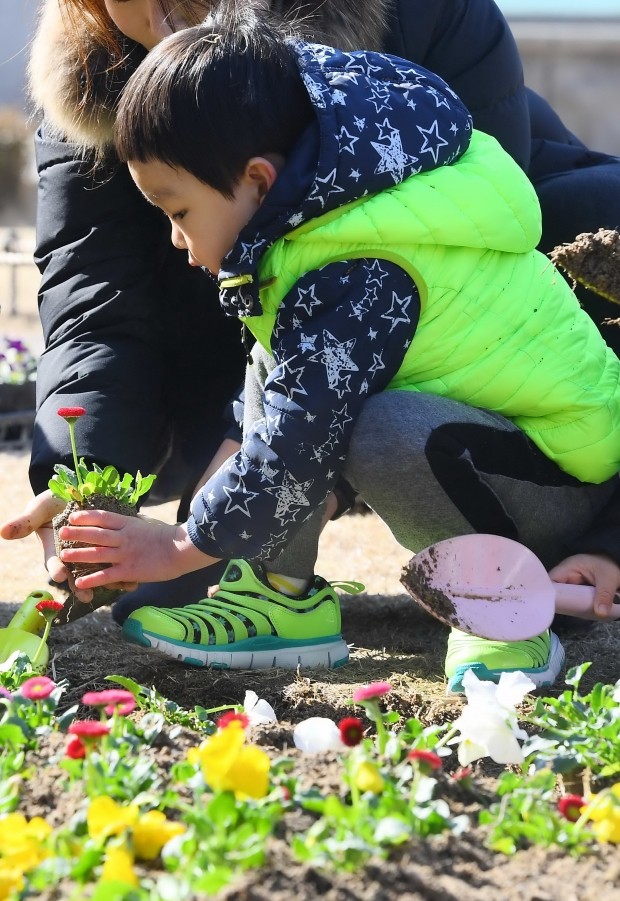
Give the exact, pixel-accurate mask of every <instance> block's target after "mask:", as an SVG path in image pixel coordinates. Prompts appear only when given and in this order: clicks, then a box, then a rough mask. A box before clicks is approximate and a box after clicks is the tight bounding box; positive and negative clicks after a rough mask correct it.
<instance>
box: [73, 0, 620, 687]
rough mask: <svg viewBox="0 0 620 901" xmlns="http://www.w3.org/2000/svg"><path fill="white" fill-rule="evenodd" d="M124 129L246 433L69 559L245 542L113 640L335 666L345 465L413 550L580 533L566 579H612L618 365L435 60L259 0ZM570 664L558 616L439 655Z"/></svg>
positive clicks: (87, 584) (102, 527)
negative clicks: (294, 36) (530, 632)
mask: <svg viewBox="0 0 620 901" xmlns="http://www.w3.org/2000/svg"><path fill="white" fill-rule="evenodd" d="M115 138H116V147H117V151H118V153H119V156H120V158H121V160H122V161H126V162H127V163H128V164H129V169H130V172H131V175H132V178H133V179H134V181H135V182H136V184H137V185H138V187H139V188H140V190H141V191H142V193H143V194H144V195H145V197H146V198H147V199H148V200H149V201H150V202H151V203H153V204H155V205H156V206H158V207H160V208H161V209H162V210H163V211H164V213H165V214H166V215H167V216H168V218H169V219H170V222H171V226H172V241H173V243H174V244H175V245H176V246H177V247H181V248H185V249H187V252H188V258H189V263H190V265H195V266H198V265H201V266H204V267H206V268H208V269H209V270H210V271H211V273H212V274H213V275H214V276H217V278H218V280H219V286H220V298H221V303H222V306H223V308H224V310H225V311H226V312H227V313H228V314H229V315H236V316H239V317H240V319H241V322H242V324H243V327H242V330H243V332H244V333H245V331H246V329H247V330H249V331H250V332H252V334H253V335H254V337H255V338H256V344H255V345H254V348H253V350H252V358H253V366H252V367H251V369H250V370H249V374H248V386H247V387H248V390H247V392H246V409H245V414H244V441H243V445H242V447H241V450H240V451H239V453H238V454H236V455H235V456H234V457H231V458H230V459H229V460H228V461H227V462H226V463H225V464H224V465H223V466H222V467H221V468H220V469H219V470H218V472H217V473H216V474H215V475H214V476H213V477H212V478H211V479H210V480H209V481H208V482H207V484H206V485H205V486H204V488H203V490H202V491H201V492H200V493H199V494H197V495H196V497H195V498H194V500H193V502H192V505H191V515H190V517H189V519H188V521H187V523H185V524H182V525H179V526H176V527H175V526H166V525H164V524H162V523H156V522H153V521H152V520H147V519H142V518H136V519H134V518H131V519H129V518H127V519H125V518H123V517H120V516H116V515H114V514H110V513H104V512H101V511H95V512H87V511H84V512H79V513H75V514H73V515H72V518H71V522H72V525H71V526H67V527H65V529H64V531H63V533H62V535H63V537H65V538H69V539H74V540H79V541H83V542H87V543H89V544H91V545H93V547H89V548H75V549H72V550H67V551H65V552H64V553H63V555H62V556H63V560H65V561H78V560H80V561H84V562H108V563H110V564H111V566H110V568H107V569H103V570H102V571H101V572H100V573H97V574H95V575H89V576H84V577H82V578H81V579H79V580H78V581H77V582H76V585H77V587H78V588H80V589H89V588H93V587H95V586H96V585H104V584H110V583H113V582H118V581H126V582H131V581H160V580H166V579H170V578H174V577H176V576H178V575H181V574H183V573H186V572H190V571H193V570H196V569H199V568H201V567H204V566H207V565H210V564H211V563H213V562H214V561H215V560H217V559H221V558H229V559H232V560H233V562H232V563H231V564H229V567H228V569H227V572H226V574H225V576H224V579H223V580H222V582H221V584H220V590H219V592H218V593H217V594H216V595H215V596H214V597H213V598H210V599H205V600H204V601H201V602H200V603H199V604H195V605H190V606H188V607H185V608H179V609H166V610H164V609H156V608H143V609H141V610H138V611H136V612H135V613H133V614H132V615H131V616H130V617H129V619H128V620H127V621H126V623H125V626H124V635H125V637H126V638H128V639H129V640H130V641H134V642H137V643H140V644H143V645H146V646H152V647H157V648H158V649H159V650H161V651H163V652H164V653H166V654H169V655H171V656H173V657H176V658H177V659H180V660H184V661H185V662H187V663H190V664H194V665H199V666H211V665H212V666H226V667H236V668H266V667H270V666H281V667H282V666H284V667H296V666H297V665H298V664H301V665H317V664H323V665H327V666H337V665H339V664H341V663H344V662H346V660H347V658H348V650H347V646H346V644H345V642H344V641H343V640H342V637H341V634H340V611H339V605H338V598H337V596H336V594H335V592H334V590H333V588H332V586H330V585H328V584H327V583H325V582H324V580H322V579H320V578H319V577H317V576H313V575H312V573H313V570H312V566H313V563H314V556H315V552H316V543H317V541H318V533H319V531H320V527H321V523H322V520H323V518H324V515H325V503H324V502H326V500H327V505H328V507H329V511H328V512H331V510H332V508H333V496H332V494H331V492H332V489H334V487H335V485H336V482H337V480H338V479H339V478H340V479H344V480H346V482H347V483H349V484H351V485H353V486H354V487H355V489H356V490H357V491H358V492H359V493H360V494H361V495H362V496H363V497H364V498H365V499H366V500H367V502H368V503H369V504H370V505H371V506H372V507H373V509H375V510H376V511H377V513H378V514H379V515H380V516H381V517H382V518H383V519H384V520H385V522H386V523H387V525H388V526H389V527H390V529H391V530H392V532H393V533H394V535H395V537H396V538H397V539H398V541H400V542H401V544H403V545H404V546H405V547H407V548H409V549H410V550H412V551H416V550H419V549H420V548H421V547H424V546H426V545H428V544H431V543H433V542H434V541H437V540H439V539H442V538H446V537H449V536H453V535H457V534H464V533H467V532H492V533H496V534H502V535H506V536H508V537H512V538H515V539H517V540H519V541H521V542H523V543H524V544H526V545H528V546H529V547H530V548H532V550H533V551H534V552H535V553H537V554H538V555H539V556H540V557H541V558H542V559H543V560H544V561H545V563H546V564H547V565H548V566H549V565H553V564H557V563H558V561H560V560H562V558H563V557H564V556H565V555H566V552H567V549H569V548H570V546H571V545H577V542H579V547H580V549H581V550H583V551H585V552H587V553H588V555H590V556H587V557H584V556H582V557H579V558H571V560H570V561H568V562H567V563H565V564H563V567H564V568H563V570H562V573H563V576H564V578H565V580H566V581H585V580H588V578H589V579H590V580H591V581H592V582H593V583H594V584H597V580H599V581H605V582H606V584H607V583H610V581H611V582H614V583H615V584H613V585H612V589H611V594H613V591H614V590H615V588H616V587H617V586H618V584H619V583H620V568H618V566H617V554H618V551H617V550H616V551H615V554H616V557H615V558H614V552H613V549H614V548H617V547H618V544H617V542H616V541H615V535H612V534H611V532H610V531H609V530H606V529H605V528H604V527H603V526H602V525H601V524H600V522H599V523H597V529H596V531H592V530H591V527H592V526H593V523H594V520H595V519H596V518H597V517H599V514H601V511H603V509H604V508H605V507H606V506H607V505H609V506H612V505H613V503H614V501H615V498H614V494H615V491H616V488H617V484H618V479H617V472H618V469H619V466H620V389H619V387H618V386H619V384H620V363H619V361H618V360H617V358H616V357H615V355H614V354H612V353H611V352H610V351H609V350H608V349H607V347H606V345H605V344H604V343H603V341H602V339H601V338H600V336H599V334H598V332H597V330H596V328H595V327H594V326H593V324H592V323H591V321H590V320H589V318H588V317H587V316H586V315H585V313H583V312H582V311H581V309H580V308H579V304H578V303H577V301H576V299H575V297H574V295H573V294H572V292H571V291H570V289H569V288H568V287H567V286H566V284H565V282H564V281H563V279H561V278H560V277H558V276H557V274H556V273H555V271H554V269H553V267H552V266H551V264H550V263H549V262H548V261H547V260H546V259H545V258H544V257H543V256H541V255H540V254H539V253H537V252H536V251H535V250H534V248H535V246H536V244H537V241H538V239H539V234H540V212H539V207H538V203H537V200H536V196H535V194H534V192H533V189H532V187H531V185H530V183H529V181H528V180H527V178H526V177H525V175H524V174H523V173H522V172H521V170H520V169H519V168H518V167H517V166H516V164H515V163H514V162H513V161H512V159H511V158H510V157H508V155H507V154H505V153H504V152H503V151H502V150H501V148H500V147H499V145H498V144H497V143H496V142H495V141H494V139H492V138H489V137H487V136H485V135H483V134H481V133H478V132H475V131H473V132H472V129H471V122H470V118H469V115H468V112H467V110H466V109H465V108H464V107H463V105H462V104H461V102H460V101H459V99H458V98H457V97H456V95H455V94H454V93H453V92H452V91H451V90H450V88H449V87H448V86H447V85H446V84H445V83H444V82H443V81H442V80H441V79H440V78H438V77H437V76H434V75H432V74H431V73H429V72H427V71H426V70H423V69H421V68H419V67H415V66H412V65H411V64H410V63H408V62H406V61H404V60H400V59H397V58H392V57H388V56H385V55H383V54H376V53H370V52H368V53H366V52H357V53H345V52H342V51H339V50H335V49H332V48H329V47H323V46H318V45H311V44H308V43H305V42H302V41H287V40H285V39H283V38H282V37H281V36H280V34H279V33H278V31H277V30H276V29H274V28H273V27H271V26H270V25H269V24H267V23H266V22H265V21H264V20H262V19H260V18H257V17H256V16H255V14H253V13H251V12H248V11H246V12H241V13H239V14H238V16H237V18H236V19H235V20H234V21H232V20H231V21H230V22H228V23H221V24H217V23H214V24H211V25H203V26H199V27H197V28H194V29H189V30H186V31H183V32H181V33H179V34H177V35H174V36H172V37H170V38H168V39H166V40H165V41H164V42H163V43H162V44H161V45H159V46H158V47H157V48H156V49H155V50H153V51H152V52H151V53H150V54H149V56H148V57H147V59H146V60H145V61H144V63H143V64H142V65H141V66H140V68H139V70H138V71H137V72H136V73H135V74H134V76H133V77H132V78H131V80H130V81H129V83H128V85H127V88H126V90H125V93H124V95H123V98H122V100H121V104H120V107H119V110H118V116H117V124H116V132H115ZM204 353H205V355H206V354H208V353H209V345H208V337H207V336H205V349H204ZM182 390H183V386H179V391H182ZM196 415H197V416H199V415H200V410H197V411H196ZM330 505H331V506H330ZM605 515H606V514H605ZM304 524H305V525H304ZM589 529H590V530H591V533H590V535H586V534H584V533H586V532H587V530H589ZM283 548H284V553H283V555H282V556H280V558H279V559H277V560H276V558H277V556H278V554H279V552H280V551H282V549H283ZM610 551H611V556H612V558H614V559H615V562H613V560H609V559H608V558H607V557H593V556H591V555H593V554H597V553H601V554H609V553H610ZM233 558H234V559H233ZM246 561H252V562H251V563H250V562H246ZM263 564H267V572H266V571H265V568H264V565H263ZM588 566H589V567H590V569H588V568H587V567H588ZM597 567H602V568H603V569H604V570H605V576H604V577H603V576H599V573H600V572H602V569H598V568H597ZM591 573H593V575H592V574H591ZM286 577H291V578H290V579H288V580H287V579H286ZM603 594H605V593H604V592H603V593H601V592H599V599H602V598H603ZM607 594H609V592H608V593H607ZM607 594H605V603H604V604H603V608H605V606H606V604H607V600H609V602H610V598H608V597H607ZM563 659H564V653H563V650H562V647H561V645H560V643H559V641H558V640H557V638H556V637H555V636H554V635H552V634H551V633H549V632H547V633H545V634H544V635H542V636H540V637H539V638H536V639H532V640H531V641H527V642H516V643H512V644H507V643H500V642H490V641H482V640H480V639H477V638H475V637H472V636H469V635H463V634H461V633H458V632H455V631H453V632H452V634H451V636H450V642H449V649H448V658H447V662H446V673H447V676H448V684H449V688H450V689H451V690H453V691H458V690H460V687H461V679H462V676H463V673H464V672H465V671H466V670H467V669H468V668H471V667H474V668H475V669H476V671H477V672H478V675H479V676H481V677H482V678H491V679H498V678H499V675H500V674H501V672H502V671H505V670H507V669H521V670H524V671H526V672H528V673H529V674H530V676H531V677H532V678H533V680H534V681H535V682H536V684H539V685H544V684H549V683H551V682H552V681H553V680H554V678H555V676H556V675H557V674H558V672H559V670H560V669H561V667H562V664H563Z"/></svg>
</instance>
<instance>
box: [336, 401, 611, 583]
mask: <svg viewBox="0 0 620 901" xmlns="http://www.w3.org/2000/svg"><path fill="white" fill-rule="evenodd" d="M344 475H345V477H346V478H347V479H348V480H349V481H350V482H351V484H353V485H355V487H356V489H357V490H358V491H359V493H360V494H361V495H362V497H363V498H364V499H365V500H366V501H367V503H368V504H369V505H370V506H371V507H372V508H373V509H374V510H375V511H376V512H377V513H378V514H379V516H381V518H382V519H383V520H384V521H385V522H386V524H387V525H388V526H389V528H390V529H391V531H392V532H393V534H394V536H395V537H396V539H397V540H398V541H399V542H400V544H402V545H403V546H404V547H406V548H408V549H409V550H411V551H414V552H415V551H418V550H420V549H421V548H423V547H426V546H428V545H429V544H433V543H435V542H436V541H440V540H442V539H444V538H448V537H453V536H455V535H462V534H467V533H472V532H489V533H492V534H496V535H504V536H505V537H508V538H513V539H515V540H517V541H520V542H521V543H523V544H525V545H527V546H528V547H529V548H531V550H533V551H534V553H536V554H537V555H538V556H539V557H540V558H541V560H542V561H543V563H544V564H545V565H546V566H547V567H550V566H552V565H553V564H554V563H557V562H558V561H559V560H560V559H562V558H563V557H564V556H565V550H564V548H565V545H566V544H567V543H569V542H570V541H572V540H573V539H574V538H576V537H577V536H578V535H579V534H580V533H581V532H582V531H583V530H584V529H585V528H587V526H588V525H589V524H590V522H591V521H592V520H593V518H594V517H595V516H596V514H597V513H598V512H599V511H600V510H601V509H602V507H603V506H604V505H605V503H606V501H607V500H608V498H609V497H610V496H611V494H612V491H613V484H612V483H611V482H608V483H605V484H603V485H589V484H585V483H583V482H580V481H578V480H577V479H574V478H573V477H571V476H569V475H567V474H566V473H564V472H562V471H561V470H560V469H559V468H558V467H557V466H556V465H555V464H554V463H553V462H551V461H550V460H548V459H547V458H546V457H545V455H544V454H543V453H542V452H541V451H539V450H538V448H537V447H536V446H535V445H534V444H533V443H532V442H531V441H529V439H528V438H527V437H526V436H525V435H524V433H523V432H522V431H521V430H520V429H519V428H517V427H516V426H515V425H514V424H513V423H511V422H510V421H509V420H507V419H505V418H504V417H502V416H500V415H499V414H496V413H492V412H490V411H487V410H479V409H476V408H473V407H469V406H467V405H465V404H460V403H458V402H456V401H453V400H450V399H447V398H442V397H435V396H432V395H428V394H421V393H418V392H413V391H385V392H382V393H381V394H378V395H374V396H373V397H371V398H369V400H368V402H367V403H366V405H365V406H364V410H363V411H362V415H361V416H360V418H359V420H358V422H357V424H356V427H355V431H354V433H353V437H352V440H351V444H350V447H349V453H348V456H347V461H346V464H345V470H344Z"/></svg>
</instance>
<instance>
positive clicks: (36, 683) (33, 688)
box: [19, 676, 56, 701]
mask: <svg viewBox="0 0 620 901" xmlns="http://www.w3.org/2000/svg"><path fill="white" fill-rule="evenodd" d="M55 688H56V684H55V683H54V682H52V680H51V679H48V677H47V676H32V678H31V679H26V681H25V682H24V684H23V685H22V686H21V688H20V689H19V690H20V692H21V694H22V697H24V698H29V699H30V700H31V701H42V700H44V699H45V698H49V696H50V695H51V693H52V692H53V691H54V689H55Z"/></svg>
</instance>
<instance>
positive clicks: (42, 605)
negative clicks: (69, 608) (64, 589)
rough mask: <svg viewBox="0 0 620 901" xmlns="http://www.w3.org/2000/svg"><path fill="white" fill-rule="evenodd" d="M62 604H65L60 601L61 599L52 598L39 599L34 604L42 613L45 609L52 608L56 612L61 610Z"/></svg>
mask: <svg viewBox="0 0 620 901" xmlns="http://www.w3.org/2000/svg"><path fill="white" fill-rule="evenodd" d="M64 606H65V605H64V604H63V603H62V601H52V600H45V601H39V603H38V604H37V605H36V607H37V610H38V611H39V613H43V612H44V611H45V610H54V612H56V613H58V611H59V610H62V608H63V607H64Z"/></svg>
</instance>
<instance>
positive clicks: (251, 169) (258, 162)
mask: <svg viewBox="0 0 620 901" xmlns="http://www.w3.org/2000/svg"><path fill="white" fill-rule="evenodd" d="M279 169H280V165H279V160H277V159H275V158H272V157H271V155H270V157H269V158H268V157H266V156H253V157H252V158H251V159H250V160H248V163H247V165H246V167H245V172H244V173H243V174H244V178H246V179H247V180H248V181H249V182H250V183H251V184H252V186H253V187H254V189H255V190H256V192H257V197H258V202H259V203H262V202H263V200H264V199H265V197H266V196H267V192H268V191H269V190H270V189H271V187H272V185H273V183H274V182H275V180H276V178H277V177H278V172H279Z"/></svg>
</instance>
